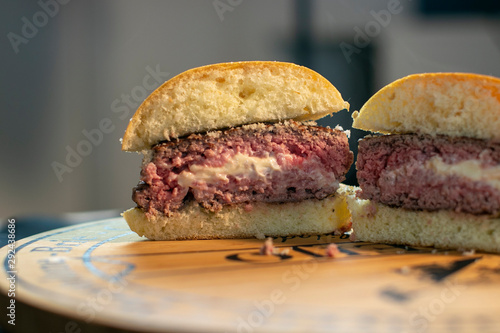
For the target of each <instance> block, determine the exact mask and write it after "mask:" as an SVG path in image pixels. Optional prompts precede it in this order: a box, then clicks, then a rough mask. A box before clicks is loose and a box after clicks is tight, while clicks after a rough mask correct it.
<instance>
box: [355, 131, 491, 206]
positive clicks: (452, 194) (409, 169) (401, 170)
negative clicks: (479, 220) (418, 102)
mask: <svg viewBox="0 0 500 333" xmlns="http://www.w3.org/2000/svg"><path fill="white" fill-rule="evenodd" d="M436 156H439V157H441V159H442V161H443V162H444V163H446V164H449V165H453V164H456V163H459V162H463V161H468V160H475V161H479V162H480V166H481V167H484V168H489V167H500V142H492V141H487V140H479V139H472V138H463V137H458V138H452V137H448V136H429V135H417V134H404V135H382V136H373V137H367V138H365V139H363V140H360V142H359V147H358V156H357V162H356V168H357V179H358V182H359V186H360V187H361V189H362V191H361V193H360V194H359V196H360V197H361V198H363V199H370V200H374V201H377V202H380V203H383V204H386V205H389V206H395V207H404V208H408V209H414V210H429V211H433V210H440V209H444V210H453V211H457V212H464V213H471V214H495V215H497V214H499V213H500V191H499V190H498V189H496V188H495V187H493V186H491V184H488V182H485V181H481V180H478V181H473V180H471V179H469V178H467V177H464V176H463V175H443V174H437V173H436V172H435V171H433V169H432V168H425V167H424V164H425V162H426V161H428V160H429V159H430V158H433V157H436Z"/></svg>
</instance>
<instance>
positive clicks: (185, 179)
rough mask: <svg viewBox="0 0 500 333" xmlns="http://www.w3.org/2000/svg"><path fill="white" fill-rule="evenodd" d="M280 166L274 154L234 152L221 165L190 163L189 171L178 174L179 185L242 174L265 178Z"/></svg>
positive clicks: (218, 179) (225, 178) (211, 182)
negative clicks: (255, 155)
mask: <svg viewBox="0 0 500 333" xmlns="http://www.w3.org/2000/svg"><path fill="white" fill-rule="evenodd" d="M280 170H281V167H280V166H279V165H278V161H277V160H276V157H275V156H271V155H270V156H267V157H253V156H247V155H244V154H240V153H238V154H236V155H234V156H233V157H232V158H231V159H230V160H229V161H227V162H226V164H224V165H223V166H221V167H208V166H203V165H191V166H190V167H189V171H187V170H186V171H183V172H181V173H180V174H179V175H178V178H177V182H178V183H179V185H180V186H183V187H189V186H191V184H193V183H194V182H196V181H203V182H205V183H207V184H213V183H216V182H218V181H221V180H222V181H229V179H228V178H227V176H235V177H238V176H244V177H246V178H251V179H265V178H266V177H267V175H269V174H270V173H271V172H272V171H280Z"/></svg>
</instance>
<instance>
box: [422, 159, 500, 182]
mask: <svg viewBox="0 0 500 333" xmlns="http://www.w3.org/2000/svg"><path fill="white" fill-rule="evenodd" d="M425 167H426V168H428V169H431V170H433V171H434V172H436V173H437V174H440V175H443V176H454V175H455V176H460V177H464V178H467V179H469V180H471V181H481V182H485V183H487V184H489V185H491V186H493V187H495V188H497V189H499V190H500V166H486V167H485V166H482V165H481V161H479V160H466V161H462V162H459V163H456V164H447V163H445V162H444V161H443V159H442V158H441V157H439V156H435V157H432V158H431V159H429V160H428V161H427V162H426V163H425Z"/></svg>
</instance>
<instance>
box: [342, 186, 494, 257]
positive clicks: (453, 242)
mask: <svg viewBox="0 0 500 333" xmlns="http://www.w3.org/2000/svg"><path fill="white" fill-rule="evenodd" d="M347 203H348V207H349V210H350V212H351V214H352V227H353V230H354V234H353V237H354V238H355V239H356V240H361V241H367V242H375V243H391V244H402V245H411V246H434V247H437V248H443V249H455V250H460V249H463V250H478V251H485V252H496V253H500V218H494V217H490V218H489V217H484V216H475V215H469V214H461V213H456V212H452V211H444V210H442V211H436V212H428V211H412V210H406V209H402V208H391V207H388V206H385V205H383V204H379V203H375V202H372V201H369V200H360V199H357V198H356V197H355V194H354V188H353V191H352V193H351V195H348V196H347Z"/></svg>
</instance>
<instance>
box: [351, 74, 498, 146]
mask: <svg viewBox="0 0 500 333" xmlns="http://www.w3.org/2000/svg"><path fill="white" fill-rule="evenodd" d="M352 116H353V119H354V122H353V127H354V128H358V129H362V130H367V131H372V132H380V133H424V134H431V135H436V134H443V135H449V136H466V137H474V138H482V139H500V79H498V78H496V77H492V76H486V75H479V74H469V73H425V74H413V75H409V76H406V77H404V78H401V79H399V80H396V81H394V82H392V83H391V84H389V85H387V86H385V87H383V88H382V89H381V90H379V91H378V92H377V93H376V94H375V95H373V96H372V97H371V98H370V99H369V100H368V101H367V102H366V103H365V105H363V107H362V108H361V109H360V110H359V112H357V111H356V112H354V113H353V115H352Z"/></svg>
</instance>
